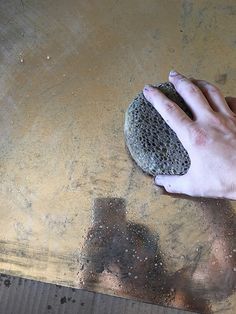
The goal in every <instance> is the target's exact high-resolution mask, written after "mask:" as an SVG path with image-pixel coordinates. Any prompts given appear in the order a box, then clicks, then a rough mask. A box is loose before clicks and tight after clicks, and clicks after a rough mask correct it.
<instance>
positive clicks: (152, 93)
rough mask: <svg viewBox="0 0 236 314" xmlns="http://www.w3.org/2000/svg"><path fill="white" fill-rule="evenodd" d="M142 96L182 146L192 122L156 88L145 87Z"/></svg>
mask: <svg viewBox="0 0 236 314" xmlns="http://www.w3.org/2000/svg"><path fill="white" fill-rule="evenodd" d="M143 94H144V96H145V98H146V99H147V100H148V101H149V102H150V103H151V104H152V105H153V106H154V108H155V109H156V110H157V111H158V112H159V113H160V115H161V116H162V118H163V119H164V120H165V122H166V123H167V124H168V125H169V127H170V128H171V129H172V130H173V131H174V132H175V133H176V135H177V136H178V138H179V139H180V141H181V142H182V143H183V144H184V142H185V141H186V140H185V139H186V132H187V129H189V127H190V126H191V125H192V123H193V121H192V120H191V119H190V118H189V117H188V116H187V114H186V113H185V112H184V111H183V110H182V109H181V108H180V107H179V106H178V105H177V104H176V103H174V102H173V101H171V100H170V99H169V98H168V97H167V96H165V95H164V94H163V93H162V92H161V91H159V90H158V89H157V88H155V87H153V86H151V85H146V86H145V87H144V89H143Z"/></svg>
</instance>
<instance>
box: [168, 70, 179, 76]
mask: <svg viewBox="0 0 236 314" xmlns="http://www.w3.org/2000/svg"><path fill="white" fill-rule="evenodd" d="M176 75H179V73H178V72H177V71H175V70H171V71H170V73H169V76H176Z"/></svg>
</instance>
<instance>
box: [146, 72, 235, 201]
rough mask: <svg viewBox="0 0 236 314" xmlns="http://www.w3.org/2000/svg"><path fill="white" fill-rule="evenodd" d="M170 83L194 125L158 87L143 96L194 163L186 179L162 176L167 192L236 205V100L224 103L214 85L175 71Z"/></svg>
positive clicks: (150, 87)
mask: <svg viewBox="0 0 236 314" xmlns="http://www.w3.org/2000/svg"><path fill="white" fill-rule="evenodd" d="M169 81H170V82H171V83H172V84H173V85H174V86H175V89H176V90H177V92H178V93H179V94H180V95H181V96H182V98H183V99H184V100H185V102H186V104H187V105H188V106H189V108H190V109H191V111H192V113H193V116H194V119H193V120H191V119H190V118H189V117H188V116H187V115H186V114H185V113H184V112H183V111H182V110H181V109H180V108H179V107H178V106H177V105H176V104H175V103H174V102H172V101H171V100H169V98H167V97H166V96H165V95H164V94H162V93H161V92H160V91H159V90H158V89H157V88H155V87H153V86H151V85H146V86H145V87H144V90H143V93H144V96H145V97H146V99H147V100H148V101H149V102H150V103H151V104H152V105H153V106H154V107H155V108H156V110H157V111H158V112H159V113H160V115H161V116H162V118H163V119H164V120H165V121H166V123H167V124H168V125H169V126H170V127H171V128H172V129H173V130H174V132H175V133H176V134H177V136H178V138H179V140H180V141H181V142H182V144H183V146H184V147H185V149H186V150H187V152H188V154H189V157H190V159H191V165H190V168H189V170H188V172H187V173H186V174H185V175H182V176H175V175H158V176H157V177H156V178H155V182H156V184H157V185H160V186H163V187H164V188H165V190H166V191H167V192H170V193H181V194H187V195H190V196H201V197H213V198H229V199H234V200H236V98H233V97H228V98H226V99H225V98H224V96H223V95H222V93H221V92H220V90H219V89H218V88H217V87H215V86H213V85H212V84H210V83H208V82H206V81H201V80H195V79H191V80H190V79H187V78H186V77H184V76H183V75H181V74H179V73H177V72H175V71H171V72H170V74H169Z"/></svg>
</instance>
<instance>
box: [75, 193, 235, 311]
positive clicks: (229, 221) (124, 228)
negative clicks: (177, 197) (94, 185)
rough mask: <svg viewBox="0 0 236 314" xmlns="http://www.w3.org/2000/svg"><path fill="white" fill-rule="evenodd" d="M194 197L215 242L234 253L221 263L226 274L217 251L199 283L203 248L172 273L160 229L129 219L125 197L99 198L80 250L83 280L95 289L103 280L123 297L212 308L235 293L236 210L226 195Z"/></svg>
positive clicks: (197, 309)
mask: <svg viewBox="0 0 236 314" xmlns="http://www.w3.org/2000/svg"><path fill="white" fill-rule="evenodd" d="M192 201H193V199H192ZM195 202H196V205H197V207H199V213H201V215H202V216H203V223H205V224H206V226H207V229H208V230H209V234H210V237H211V241H212V245H214V240H215V239H216V238H217V237H218V238H220V239H221V242H223V241H224V243H225V246H224V247H225V248H226V250H228V252H229V254H231V255H230V256H232V259H231V262H227V263H226V264H224V263H223V264H222V265H220V267H221V268H220V269H221V271H223V274H226V279H224V278H223V277H224V276H220V275H219V274H218V271H219V269H218V268H217V267H215V268H214V267H212V263H211V262H212V260H211V259H212V258H216V259H217V255H216V256H215V255H214V254H215V253H214V254H213V253H212V254H210V260H209V261H205V269H206V270H205V271H203V272H202V275H203V276H206V275H208V276H206V280H205V281H204V282H203V283H202V284H199V282H195V280H194V278H193V274H194V273H195V272H196V270H197V269H198V267H199V265H200V263H201V256H202V253H201V252H202V249H203V248H201V247H199V248H198V254H196V256H195V257H194V259H192V260H191V262H190V261H189V262H190V263H189V264H187V265H185V266H184V267H183V268H182V269H179V270H178V271H177V272H175V273H171V272H169V271H168V269H167V267H166V265H165V262H164V259H163V249H162V248H161V247H160V244H159V235H158V233H156V234H154V233H153V232H151V231H150V230H149V229H148V227H147V226H145V225H143V224H137V223H134V222H131V221H127V219H126V202H125V199H123V198H98V199H96V200H95V201H94V206H93V221H92V226H91V228H90V229H89V230H88V233H87V237H86V240H85V243H84V246H83V249H82V254H81V260H80V263H81V265H83V267H81V266H80V272H79V275H80V278H81V285H82V286H83V287H85V288H87V289H91V290H94V289H95V287H96V285H97V284H98V282H99V285H100V286H101V287H102V286H103V284H104V288H106V289H112V290H113V291H116V293H117V294H119V295H122V296H128V297H134V298H137V299H140V300H143V301H147V302H152V303H157V304H161V305H164V306H175V307H181V308H184V309H187V310H192V311H198V312H200V313H205V314H208V313H211V312H212V311H211V300H213V299H216V300H222V299H225V298H226V297H227V296H229V295H230V294H232V292H233V290H234V286H235V282H236V280H235V272H234V271H233V265H234V262H235V253H234V251H233V244H234V238H235V230H236V223H235V213H234V210H233V209H232V206H231V205H230V203H229V202H228V201H225V200H211V199H201V198H199V199H195ZM177 229H178V230H179V229H181V224H178V223H177V222H176V224H173V226H172V232H176V230H177ZM213 255H214V256H213ZM204 272H205V274H204ZM81 275H82V276H81ZM207 278H210V279H209V280H208V279H207ZM229 278H230V280H229Z"/></svg>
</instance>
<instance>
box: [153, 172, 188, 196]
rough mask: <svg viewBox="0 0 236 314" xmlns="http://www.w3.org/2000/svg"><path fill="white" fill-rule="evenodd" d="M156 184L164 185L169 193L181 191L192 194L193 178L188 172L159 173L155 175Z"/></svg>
mask: <svg viewBox="0 0 236 314" xmlns="http://www.w3.org/2000/svg"><path fill="white" fill-rule="evenodd" d="M155 184H157V185H159V186H163V187H164V188H165V190H166V191H167V192H169V193H181V194H188V195H191V194H192V193H191V180H190V178H189V175H188V174H185V175H182V176H181V175H180V176H174V175H158V176H156V177H155Z"/></svg>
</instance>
